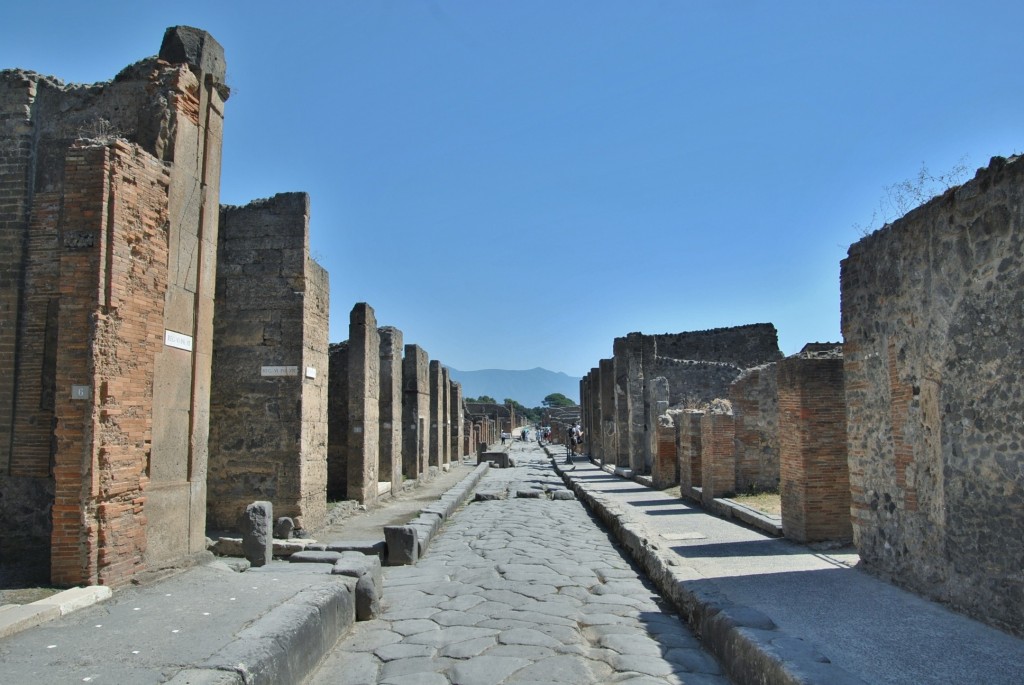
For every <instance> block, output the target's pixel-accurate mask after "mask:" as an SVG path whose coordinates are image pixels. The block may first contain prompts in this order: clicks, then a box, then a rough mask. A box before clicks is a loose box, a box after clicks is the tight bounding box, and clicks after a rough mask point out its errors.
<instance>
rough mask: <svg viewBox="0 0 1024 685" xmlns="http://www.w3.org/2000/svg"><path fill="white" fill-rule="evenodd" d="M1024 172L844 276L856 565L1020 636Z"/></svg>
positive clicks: (977, 193)
mask: <svg viewBox="0 0 1024 685" xmlns="http://www.w3.org/2000/svg"><path fill="white" fill-rule="evenodd" d="M1022 207H1024V163H1022V162H1021V161H1020V160H1019V159H1017V158H1013V159H1009V160H1004V159H1001V158H995V159H993V160H992V162H991V163H990V164H989V166H988V168H986V169H982V170H980V171H979V172H978V174H977V176H976V177H975V178H974V179H973V180H972V181H970V182H968V183H966V184H964V185H963V186H962V187H960V188H957V189H954V190H950V191H948V192H946V194H944V195H943V196H941V197H939V198H936V199H935V200H933V201H932V202H930V203H928V204H926V205H924V206H923V207H921V208H919V209H917V210H914V211H913V212H911V213H910V214H908V215H907V216H906V217H904V218H903V219H901V220H899V221H897V222H895V223H893V224H892V225H891V226H887V227H886V228H883V229H882V230H880V231H878V232H876V233H874V234H872V235H870V236H868V237H867V238H864V239H863V240H861V241H860V242H858V243H856V244H855V245H853V246H852V247H851V248H850V252H849V257H848V258H847V259H846V260H845V261H844V262H843V265H842V275H841V285H842V330H843V337H844V352H845V372H846V402H847V416H848V420H849V432H848V446H849V463H850V480H851V486H852V495H853V516H854V524H853V525H854V538H855V541H856V543H857V547H858V550H859V552H860V555H861V558H862V559H863V560H864V563H865V564H867V565H868V566H869V567H871V568H874V569H877V570H879V571H881V572H883V573H885V574H888V575H890V576H892V577H893V578H895V579H896V580H897V581H898V582H900V583H902V584H905V585H908V586H910V587H912V588H914V589H915V590H917V591H919V592H923V593H925V594H927V595H929V596H931V597H934V598H937V599H941V600H943V601H946V602H949V603H951V604H952V605H954V606H955V607H957V608H960V609H962V610H965V611H967V612H968V613H970V614H972V615H974V616H976V617H978V618H980V619H982V620H985V621H988V622H991V623H994V624H996V625H1000V626H1003V627H1007V628H1009V629H1011V630H1013V631H1015V632H1017V633H1018V634H1021V633H1024V619H1022V617H1024V580H1022V577H1021V569H1022V568H1024V471H1022V469H1021V463H1022V460H1021V445H1024V423H1022V422H1021V421H1020V417H1021V416H1022V415H1024V391H1022V389H1021V383H1022V380H1021V379H1024V349H1022V348H1024V316H1022V315H1021V298H1020V293H1021V292H1022V290H1024V259H1022V254H1024V217H1022V210H1021V208H1022Z"/></svg>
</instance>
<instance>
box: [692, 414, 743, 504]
mask: <svg viewBox="0 0 1024 685" xmlns="http://www.w3.org/2000/svg"><path fill="white" fill-rule="evenodd" d="M700 445H701V449H700V452H701V457H700V460H701V500H702V501H703V502H704V503H705V504H710V503H711V500H713V499H715V498H716V497H721V496H722V495H726V494H730V493H733V492H735V490H736V432H735V425H734V422H733V416H732V414H713V413H711V412H707V413H705V414H704V415H703V416H702V417H701V420H700Z"/></svg>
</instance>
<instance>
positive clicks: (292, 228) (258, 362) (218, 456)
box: [207, 193, 328, 529]
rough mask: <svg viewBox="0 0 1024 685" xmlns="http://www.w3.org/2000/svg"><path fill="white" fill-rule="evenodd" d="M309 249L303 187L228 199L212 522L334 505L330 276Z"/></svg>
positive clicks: (222, 234) (220, 263)
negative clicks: (260, 504) (267, 505)
mask: <svg viewBox="0 0 1024 685" xmlns="http://www.w3.org/2000/svg"><path fill="white" fill-rule="evenodd" d="M308 253H309V196H308V195H306V194H305V193H283V194H279V195H276V196H274V197H272V198H270V199H267V200H257V201H255V202H252V203H250V204H249V205H246V206H244V207H222V208H221V215H220V231H219V249H218V253H217V312H216V317H215V320H214V324H215V325H214V363H213V379H212V391H211V403H210V412H211V417H212V421H211V428H210V460H209V471H208V476H207V517H208V521H209V525H211V526H213V527H215V528H221V529H231V528H234V526H235V525H236V521H237V519H238V516H239V514H240V513H241V512H243V511H244V510H245V507H246V505H248V504H249V503H251V502H253V501H254V500H267V501H270V502H272V503H273V505H274V514H275V515H276V516H289V517H292V518H295V519H296V525H297V526H298V527H299V528H316V527H317V526H319V525H320V524H321V523H322V522H323V520H324V517H325V516H326V501H325V494H324V493H325V492H326V481H327V468H326V462H327V444H326V436H327V429H326V423H327V406H326V402H325V400H326V391H327V359H326V357H327V287H328V286H327V277H326V273H325V272H323V269H321V268H320V267H319V266H318V265H317V264H316V263H315V262H314V261H313V260H312V259H310V257H309V254H308ZM307 369H312V371H310V372H309V373H307Z"/></svg>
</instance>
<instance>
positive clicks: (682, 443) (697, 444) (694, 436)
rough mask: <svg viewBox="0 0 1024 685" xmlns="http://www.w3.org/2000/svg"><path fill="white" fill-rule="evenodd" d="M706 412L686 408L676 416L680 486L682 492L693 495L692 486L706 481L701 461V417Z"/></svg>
mask: <svg viewBox="0 0 1024 685" xmlns="http://www.w3.org/2000/svg"><path fill="white" fill-rule="evenodd" d="M703 417H704V412H702V411H695V410H692V409H691V410H684V411H683V412H681V413H680V415H679V416H678V417H676V442H677V448H676V449H677V451H678V453H679V486H680V489H681V490H682V493H683V494H684V495H687V496H692V495H693V494H694V493H693V492H692V488H699V487H701V485H702V484H703V482H704V479H703V472H704V467H703V464H702V463H701V453H702V449H701V428H700V424H701V419H702V418H703Z"/></svg>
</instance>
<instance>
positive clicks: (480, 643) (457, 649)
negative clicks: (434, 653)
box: [438, 637, 497, 659]
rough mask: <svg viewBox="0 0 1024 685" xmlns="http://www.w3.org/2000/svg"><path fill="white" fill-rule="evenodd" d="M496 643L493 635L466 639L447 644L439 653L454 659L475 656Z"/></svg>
mask: <svg viewBox="0 0 1024 685" xmlns="http://www.w3.org/2000/svg"><path fill="white" fill-rule="evenodd" d="M495 644H497V643H496V642H495V639H494V638H493V637H477V638H473V639H472V640H464V641H463V642H456V643H454V644H450V645H445V646H444V647H441V648H440V650H439V651H438V653H439V654H440V655H441V656H448V657H451V658H453V659H469V658H471V657H474V656H479V655H480V654H482V653H483V652H485V651H487V650H488V649H490V648H491V647H493V646H494V645H495Z"/></svg>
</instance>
